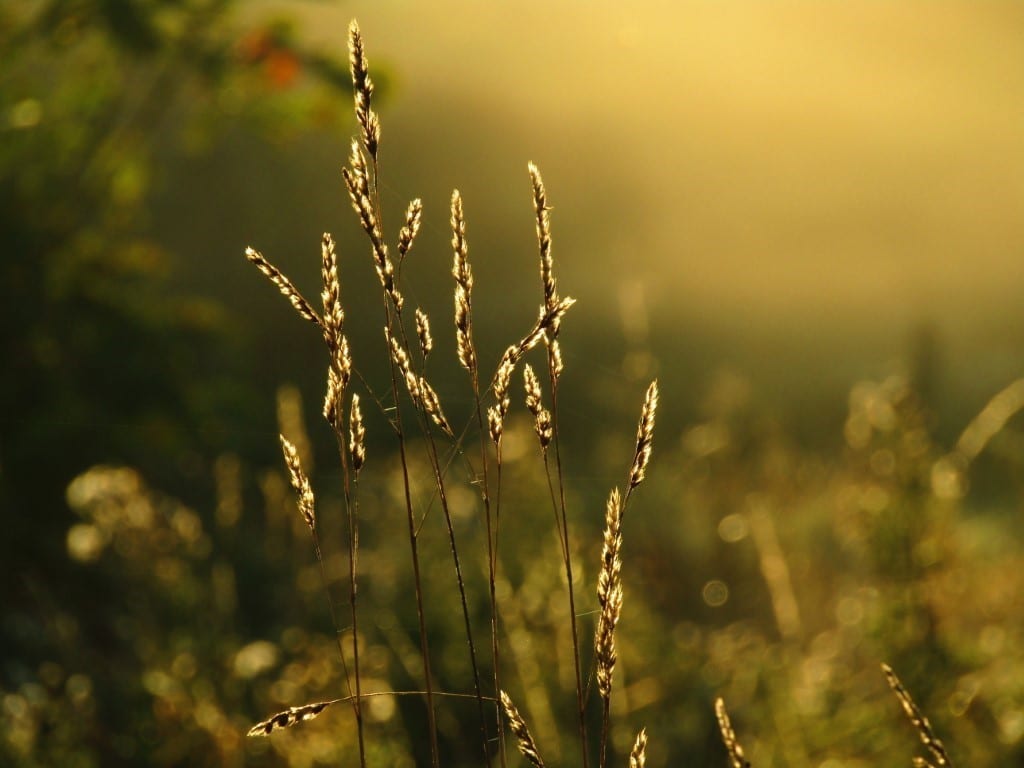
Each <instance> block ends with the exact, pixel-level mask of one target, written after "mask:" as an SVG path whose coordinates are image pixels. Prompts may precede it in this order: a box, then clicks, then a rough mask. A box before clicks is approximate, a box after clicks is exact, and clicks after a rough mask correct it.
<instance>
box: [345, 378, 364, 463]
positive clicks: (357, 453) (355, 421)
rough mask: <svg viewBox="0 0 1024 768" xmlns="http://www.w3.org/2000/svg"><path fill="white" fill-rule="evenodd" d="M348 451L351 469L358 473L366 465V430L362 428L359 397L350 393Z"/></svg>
mask: <svg viewBox="0 0 1024 768" xmlns="http://www.w3.org/2000/svg"><path fill="white" fill-rule="evenodd" d="M348 432H349V439H348V450H349V456H350V457H351V459H352V469H353V470H354V471H356V472H358V471H359V470H360V469H362V468H363V464H365V463H366V428H365V427H364V426H363V412H362V410H361V409H360V408H359V395H358V394H357V393H355V392H353V393H352V407H351V409H350V410H349V417H348Z"/></svg>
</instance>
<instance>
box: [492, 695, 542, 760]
mask: <svg viewBox="0 0 1024 768" xmlns="http://www.w3.org/2000/svg"><path fill="white" fill-rule="evenodd" d="M501 707H502V709H504V710H505V719H506V720H508V727H509V729H510V730H511V731H512V733H513V735H514V736H515V737H516V743H517V745H518V746H519V751H520V752H521V753H522V755H523V757H525V758H526V759H527V760H528V761H529V762H530V764H531V765H533V766H534V768H544V761H543V760H541V759H540V753H539V752H538V751H537V745H536V744H535V743H534V741H533V736H531V735H530V729H529V728H527V727H526V721H525V720H523V716H522V715H520V714H519V710H518V709H516V706H515V704H513V703H512V699H511V698H510V697H509V695H508V694H507V693H505V692H504V691H502V692H501Z"/></svg>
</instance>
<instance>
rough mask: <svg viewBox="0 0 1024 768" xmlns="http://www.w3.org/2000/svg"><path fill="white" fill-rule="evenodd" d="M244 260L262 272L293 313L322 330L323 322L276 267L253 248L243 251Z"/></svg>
mask: <svg viewBox="0 0 1024 768" xmlns="http://www.w3.org/2000/svg"><path fill="white" fill-rule="evenodd" d="M245 258H247V259H248V260H249V262H250V263H251V264H252V265H253V266H255V267H256V269H258V270H259V271H260V272H262V273H263V274H264V275H265V276H266V277H267V278H268V279H269V280H270V282H272V283H273V284H274V285H276V286H277V290H279V291H280V292H281V294H282V295H283V296H284V297H285V298H286V299H288V302H289V303H290V304H291V305H292V306H293V307H294V308H295V311H296V312H298V313H299V315H300V316H301V317H302V318H303V319H304V320H309V321H310V322H311V323H315V324H316V325H318V326H319V327H320V328H321V330H322V329H323V328H324V321H323V320H321V319H320V316H319V315H318V314H317V313H316V310H314V309H313V307H312V306H310V304H309V302H308V301H306V300H305V299H304V298H303V297H302V294H301V293H299V289H298V288H296V287H295V286H294V285H293V284H292V281H291V280H289V279H288V278H287V277H285V276H284V273H282V272H281V270H279V269H278V268H277V267H275V266H274V265H273V264H271V263H270V262H269V261H267V260H266V259H265V258H264V256H263V254H262V253H260V252H259V251H257V250H256V249H255V248H246V249H245Z"/></svg>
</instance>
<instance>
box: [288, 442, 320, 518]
mask: <svg viewBox="0 0 1024 768" xmlns="http://www.w3.org/2000/svg"><path fill="white" fill-rule="evenodd" d="M280 437H281V450H282V451H283V453H284V463H285V465H287V467H288V475H289V477H290V478H291V483H292V488H294V489H295V492H296V493H297V494H298V496H299V498H298V502H297V503H298V507H299V512H300V513H301V514H302V519H303V520H305V521H306V525H308V526H309V528H310V530H313V528H314V527H315V526H316V500H315V499H314V498H313V488H312V487H311V486H310V484H309V478H308V477H306V473H305V472H303V471H302V464H301V462H300V461H299V452H298V450H296V448H295V446H294V445H293V444H292V443H290V442H289V441H288V439H287V438H285V436H284V435H281V436H280Z"/></svg>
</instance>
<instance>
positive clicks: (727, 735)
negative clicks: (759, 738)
mask: <svg viewBox="0 0 1024 768" xmlns="http://www.w3.org/2000/svg"><path fill="white" fill-rule="evenodd" d="M715 717H716V718H718V730H719V731H720V732H721V734H722V741H723V743H724V744H725V750H726V752H728V753H729V765H730V766H731V768H750V763H749V762H748V761H747V759H746V757H744V755H743V747H741V746H740V743H739V742H738V741H737V740H736V732H735V731H734V730H733V729H732V723H731V722H729V713H728V712H726V711H725V702H724V701H723V700H722V698H721V697H719V698H717V699H715Z"/></svg>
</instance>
